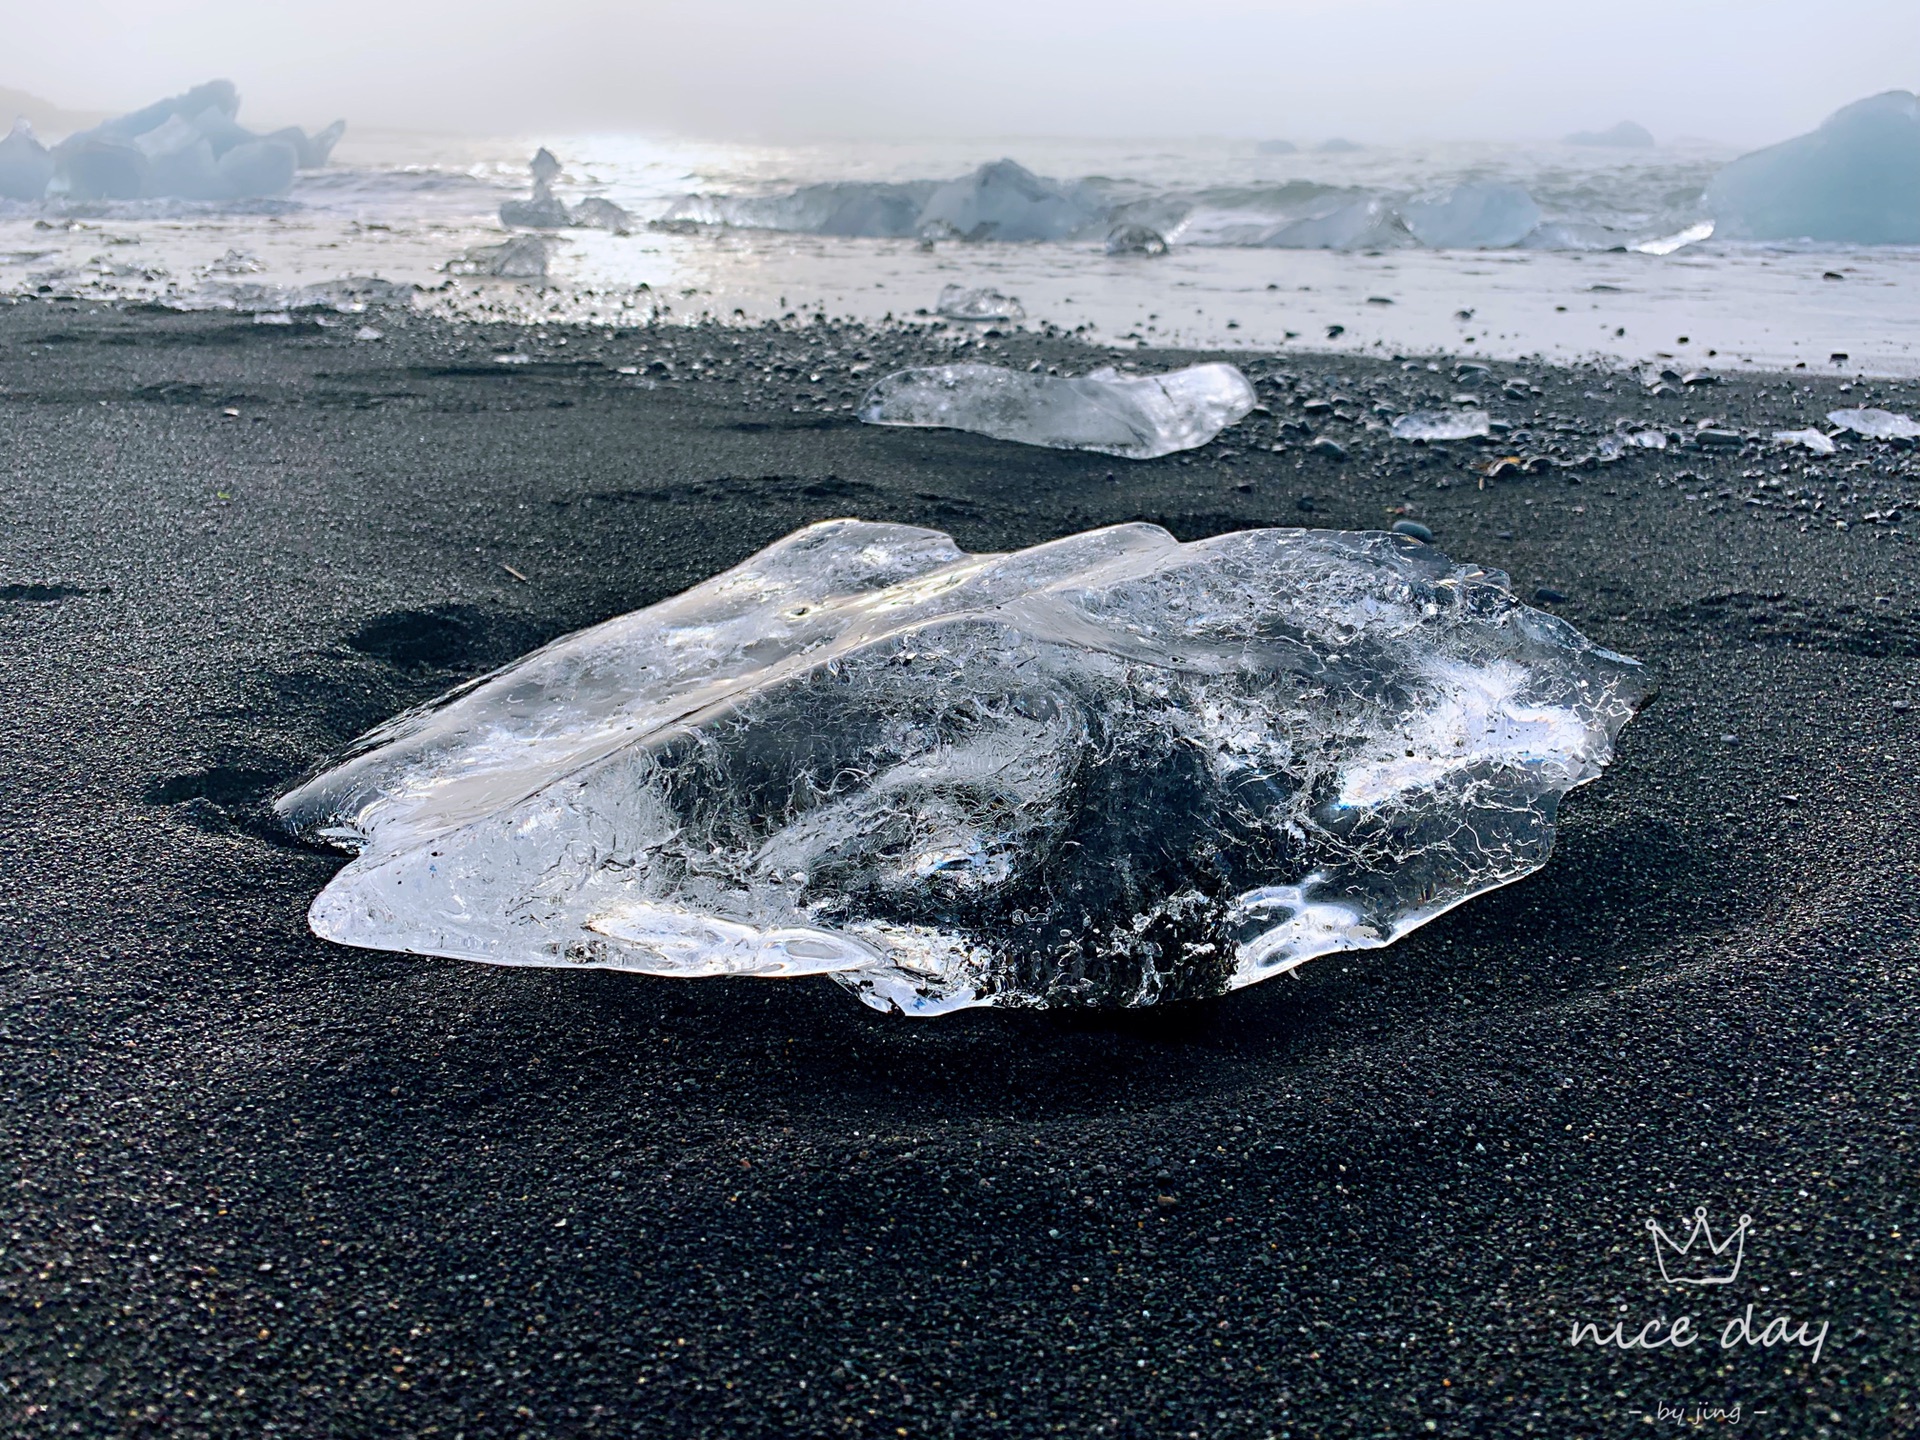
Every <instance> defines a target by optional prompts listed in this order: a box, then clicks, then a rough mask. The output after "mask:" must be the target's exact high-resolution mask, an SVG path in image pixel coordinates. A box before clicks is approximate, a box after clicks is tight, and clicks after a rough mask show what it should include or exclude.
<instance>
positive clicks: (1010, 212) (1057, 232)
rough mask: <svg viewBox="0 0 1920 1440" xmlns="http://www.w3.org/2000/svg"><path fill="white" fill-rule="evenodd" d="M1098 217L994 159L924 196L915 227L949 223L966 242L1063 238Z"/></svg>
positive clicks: (1037, 179)
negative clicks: (923, 202) (924, 200)
mask: <svg viewBox="0 0 1920 1440" xmlns="http://www.w3.org/2000/svg"><path fill="white" fill-rule="evenodd" d="M1100 218H1101V217H1100V214H1099V212H1098V211H1097V210H1095V209H1094V208H1092V207H1091V206H1089V205H1087V204H1085V203H1084V202H1083V201H1081V200H1080V199H1079V198H1078V197H1076V196H1074V195H1071V194H1069V193H1068V192H1067V191H1066V190H1063V189H1062V188H1061V187H1060V186H1058V185H1055V184H1054V183H1053V182H1052V181H1051V180H1042V179H1041V178H1040V177H1039V176H1038V175H1036V174H1034V173H1033V172H1032V171H1031V170H1029V169H1027V168H1026V167H1025V166H1024V165H1021V164H1018V163H1017V162H1015V161H1012V160H996V161H994V162H993V163H992V164H991V165H982V166H981V167H980V168H979V169H978V170H976V171H974V172H973V174H971V175H968V176H965V177H963V178H961V179H959V180H950V181H948V182H947V183H946V184H944V185H941V186H939V187H938V188H936V189H935V190H934V192H933V193H932V194H931V195H929V196H928V197H927V203H926V205H925V206H924V207H923V208H922V209H921V211H920V215H919V219H918V224H917V226H916V228H918V227H919V226H925V225H930V224H947V225H951V226H952V227H953V228H954V230H955V231H957V232H958V233H959V234H960V235H961V236H963V237H964V238H966V239H968V240H1065V239H1066V238H1067V237H1068V236H1070V235H1074V234H1077V233H1078V232H1079V231H1081V230H1084V229H1086V228H1087V227H1088V226H1089V225H1092V224H1095V223H1097V222H1098V221H1099V219H1100Z"/></svg>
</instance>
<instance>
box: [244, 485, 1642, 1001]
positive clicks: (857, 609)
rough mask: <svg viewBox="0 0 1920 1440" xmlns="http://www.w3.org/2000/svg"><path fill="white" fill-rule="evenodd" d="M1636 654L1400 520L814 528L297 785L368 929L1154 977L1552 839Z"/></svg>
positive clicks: (852, 982)
mask: <svg viewBox="0 0 1920 1440" xmlns="http://www.w3.org/2000/svg"><path fill="white" fill-rule="evenodd" d="M1643 690H1644V684H1643V681H1642V679H1641V673H1640V667H1639V666H1638V665H1637V664H1636V663H1635V662H1634V661H1632V660H1629V659H1627V658H1626V657H1624V656H1621V655H1616V654H1613V653H1612V652H1610V651H1607V650H1603V649H1600V648H1598V647H1596V646H1594V645H1592V644H1590V643H1589V642H1588V641H1587V640H1585V639H1584V638H1582V637H1581V636H1580V634H1579V633H1578V632H1576V631H1575V630H1574V629H1573V628H1572V627H1571V626H1569V625H1567V624H1566V623H1565V622H1564V621H1562V620H1560V619H1557V618H1556V617H1554V616H1551V615H1546V614H1542V613H1541V612H1539V611H1537V610H1532V609H1529V608H1528V607H1527V606H1525V605H1523V604H1521V603H1520V602H1519V601H1518V600H1516V599H1515V598H1514V597H1513V595H1512V594H1511V592H1510V591H1509V589H1508V586H1507V581H1506V577H1505V576H1503V575H1500V574H1498V573H1496V572H1492V571H1485V570H1479V569H1475V568H1471V567H1457V566H1455V565H1453V564H1452V562H1450V561H1449V560H1448V559H1447V558H1446V557H1445V556H1444V555H1442V554H1440V553H1439V552H1438V551H1436V550H1434V549H1433V548H1432V547H1430V546H1426V545H1421V544H1418V543H1416V542H1414V541H1411V540H1406V539H1402V538H1401V537H1398V536H1394V535H1385V534H1378V533H1347V532H1338V531H1315V530H1254V531H1245V532H1241V533H1238V534H1231V535H1223V536H1219V537H1217V538H1215V539H1211V540H1204V541H1199V542H1196V543H1193V544H1186V545H1183V544H1181V543H1179V542H1178V541H1176V540H1175V539H1174V538H1173V537H1172V536H1171V535H1169V534H1168V533H1167V532H1166V531H1164V530H1162V529H1160V528H1159V527H1157V526H1153V525H1144V524H1138V525H1123V526H1117V527H1115V528H1112V529H1106V530H1095V531H1090V532H1088V533H1086V534H1081V535H1074V536H1070V537H1068V538H1066V539H1062V540H1056V541H1053V542H1051V543H1049V544H1045V545H1039V546H1035V547H1034V548H1032V549H1029V550H1021V551H1017V552H1014V553H1012V554H1007V555H968V554H965V553H963V552H962V551H960V550H959V549H958V548H957V547H956V546H955V545H954V543H953V541H952V540H951V539H949V538H948V537H947V536H945V535H942V534H940V533H938V532H937V531H932V530H921V529H915V528H911V527H908V526H903V525H880V524H868V523H864V522H861V521H857V520H831V521H827V522H824V523H822V524H818V525H813V526H809V527H808V528H806V529H804V530H800V531H798V532H796V533H795V534H792V535H789V536H788V537H787V538H786V539H784V540H781V541H779V542H777V543H776V544H774V545H772V546H770V547H768V548H767V549H766V550H764V551H762V552H761V553H760V554H758V555H755V556H753V557H752V558H751V559H749V560H747V561H745V562H744V563H742V564H741V565H738V566H736V567H735V568H734V569H732V570H729V571H727V572H726V573H724V574H722V575H719V576H717V577H715V578H714V579H712V580H709V581H707V582H706V583H704V584H702V585H699V586H697V587H695V588H694V589H692V590H690V591H688V592H686V593H685V594H683V595H680V596H677V597H675V598H673V599H671V600H667V601H664V602H662V603H660V604H658V605H654V606H652V607H650V608H648V609H645V610H640V611H636V612H634V613H633V614H630V615H624V616H621V617H619V618H618V619H614V620H609V621H607V622H606V623H604V624H601V625H598V626H595V627H593V628H592V629H589V630H584V631H581V632H579V633H578V634H575V635H571V636H568V637H566V638H565V639H562V640H558V641H556V642H554V643H553V644H551V645H548V646H547V647H545V648H544V649H541V650H538V651H536V652H534V653H533V654H531V655H529V656H527V657H525V658H524V659H522V660H520V661H518V662H517V663H515V664H513V665H511V666H508V667H507V668H506V669H504V670H501V671H498V672H496V673H495V674H493V675H492V676H489V677H487V678H486V679H483V680H481V681H479V682H477V683H475V684H472V685H469V686H466V687H463V688H462V689H459V690H456V691H454V692H452V693H451V694H449V695H447V696H444V697H442V698H441V699H440V700H437V701H435V702H433V703H432V704H429V705H427V706H424V707H422V708H421V709H418V710H415V711H411V712H409V713H407V714H404V715H401V716H399V717H398V718H396V719H394V720H392V721H390V722H388V723H387V724H386V725H384V726H382V727H380V728H379V729H377V730H375V731H373V732H372V733H371V734H369V735H367V736H365V737H364V738H363V739H362V740H361V741H359V742H358V743H357V744H356V745H355V746H354V747H353V748H352V749H351V750H350V751H349V752H348V754H347V756H346V757H345V758H344V759H343V760H342V761H341V762H340V763H339V764H338V765H337V766H335V768H333V769H331V770H328V771H326V772H325V773H324V774H321V775H320V776H318V777H317V778H315V779H313V780H311V781H309V782H308V783H306V784H304V785H302V786H301V787H300V788H298V789H296V790H294V791H293V792H291V793H290V794H288V795H286V796H284V797H283V798H282V799H281V800H280V801H279V802H278V807H277V808H278V810H279V813H280V815H281V817H282V818H283V819H284V821H285V822H286V824H287V825H288V826H289V827H290V828H291V829H292V830H293V831H294V832H295V833H297V834H300V835H302V836H304V837H307V838H309V839H314V840H320V841H325V842H330V843H332V844H335V845H338V846H340V847H342V848H345V849H348V850H351V851H354V852H356V858H354V859H353V860H352V861H351V862H350V863H349V864H348V865H347V866H346V867H345V868H344V869H342V870H341V871H340V872H339V874H338V875H336V876H335V877H334V879H333V881H332V883H330V884H329V885H328V886H327V887H326V889H325V890H323V891H322V892H321V894H320V896H319V898H318V899H316V900H315V901H314V903H313V907H312V910H311V912H310V917H309V918H310V921H311V924H312V926H313V930H314V932H315V933H316V934H317V935H320V936H322V937H323V938H326V939H329V940H333V941H337V942H339V943H341V944H345V945H357V946H365V947H370V948H377V949H386V950H402V951H411V952H414V953H417V954H427V955H442V956H448V957H452V958H457V959H466V960H477V961H487V962H492V963H495V964H503V965H543V966H561V967H580V968H601V969H615V970H629V971H636V972H640V973H643V974H650V975H673V976H703V975H765V976H779V975H798V974H812V973H825V974H831V975H832V976H833V977H834V978H835V979H836V980H838V981H839V982H840V983H841V984H843V985H845V986H846V987H847V988H849V989H851V990H852V991H854V992H855V993H856V994H857V995H858V996H859V997H860V998H861V999H862V1000H864V1001H866V1002H867V1003H868V1004H870V1005H873V1006H875V1007H877V1008H880V1009H889V1008H897V1009H899V1010H902V1011H906V1012H908V1013H913V1014H935V1013H939V1012H942V1011H947V1010H953V1009H957V1008H960V1007H963V1006H970V1005H1062V1006H1065V1005H1101V1006H1142V1005H1151V1004H1154V1003H1157V1002H1161V1001H1167V1000H1172V999H1177V998H1187V997H1194V996H1203V995H1211V994H1217V993H1220V992H1222V991H1226V990H1230V989H1234V988H1237V987H1239V986H1243V985H1249V984H1253V983H1255V982H1256V981H1259V980H1263V979H1266V978H1268V977H1270V976H1273V975H1276V974H1279V973H1281V972H1283V971H1287V970H1291V969H1293V968H1294V967H1296V966H1298V965H1300V964H1301V963H1303V962H1304V961H1307V960H1310V959H1312V958H1313V957H1315V956H1317V955H1324V954H1328V953H1330V952H1333V951H1339V950H1349V949H1369V948H1374V947H1378V946H1382V945H1387V944H1390V943H1391V942H1392V941H1394V940H1396V939H1398V938H1399V937H1400V936H1402V935H1405V934H1406V933H1408V932H1409V931H1411V930H1413V929H1415V928H1417V927H1418V926H1420V925H1423V924H1425V923H1426V922H1427V921H1428V920H1431V919H1433V918H1434V917H1435V916H1437V915H1439V914H1441V913H1442V912H1444V911H1446V910H1448V909H1450V908H1452V907H1453V906H1455V905H1458V904H1460V903H1461V902H1463V901H1465V900H1467V899H1469V898H1471V897H1472V896H1474V895H1477V894H1480V893H1482V892H1483V891H1486V890H1489V889H1492V888H1494V887H1496V886H1499V885H1504V884H1507V883H1508V882H1510V881H1513V880H1516V879H1519V878H1520V877H1521V876H1523V875H1526V874H1528V873H1529V872H1531V871H1533V870H1536V869H1538V868H1539V867H1540V866H1541V865H1543V864H1544V863H1546V860H1547V857H1548V854H1549V852H1550V850H1551V848H1552V843H1553V827H1554V817H1555V811H1556V807H1557V805H1558V803H1559V800H1560V797H1561V796H1562V795H1563V794H1564V793H1565V792H1566V791H1567V790H1568V789H1569V788H1571V787H1573V786H1575V785H1579V784H1582V783H1584V782H1586V781H1588V780H1592V779H1593V778H1595V777H1596V776H1597V775H1598V774H1599V773H1600V770H1601V768H1602V767H1603V766H1604V765H1605V764H1606V763H1607V761H1608V759H1609V758H1610V756H1611V754H1612V749H1613V743H1614V740H1615V737H1616V735H1617V733H1618V731H1619V730H1620V727H1621V726H1622V725H1623V724H1625V722H1626V721H1627V720H1628V719H1629V718H1630V716H1631V715H1632V713H1633V711H1634V709H1635V707H1636V706H1637V704H1638V703H1639V701H1640V699H1641V697H1642V695H1643Z"/></svg>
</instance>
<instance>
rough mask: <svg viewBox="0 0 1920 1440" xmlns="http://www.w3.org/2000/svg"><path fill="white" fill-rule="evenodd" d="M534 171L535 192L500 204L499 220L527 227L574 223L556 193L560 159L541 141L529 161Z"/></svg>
mask: <svg viewBox="0 0 1920 1440" xmlns="http://www.w3.org/2000/svg"><path fill="white" fill-rule="evenodd" d="M527 169H528V170H529V171H530V172H531V173H532V175H533V195H532V198H530V199H527V200H507V201H503V202H502V203H501V206H500V223H501V224H502V225H506V226H509V227H513V228H519V229H524V230H558V229H561V228H562V227H564V226H566V225H567V224H569V223H571V221H572V216H570V215H569V214H568V213H567V207H566V205H565V203H564V202H562V201H561V200H560V199H559V197H557V196H556V195H555V194H554V193H553V182H554V181H555V180H558V179H559V178H560V161H559V160H558V159H557V158H556V157H555V155H554V153H553V152H552V151H551V150H549V149H547V147H546V146H544V145H542V146H541V147H540V148H539V149H538V150H536V151H534V152H533V159H532V160H530V161H528V162H527Z"/></svg>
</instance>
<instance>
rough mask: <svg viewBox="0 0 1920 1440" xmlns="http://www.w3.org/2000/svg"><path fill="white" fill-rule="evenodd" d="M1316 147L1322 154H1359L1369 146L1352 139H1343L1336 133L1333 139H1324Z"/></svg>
mask: <svg viewBox="0 0 1920 1440" xmlns="http://www.w3.org/2000/svg"><path fill="white" fill-rule="evenodd" d="M1314 148H1315V149H1316V150H1318V151H1319V152H1320V153H1321V154H1322V155H1357V154H1359V153H1360V152H1361V151H1362V150H1364V149H1366V148H1367V147H1366V146H1364V145H1359V144H1355V143H1354V142H1353V141H1351V140H1343V139H1341V138H1340V137H1339V136H1338V135H1335V136H1334V137H1332V138H1331V139H1328V140H1322V141H1321V142H1320V143H1319V144H1318V145H1316V146H1315V147H1314Z"/></svg>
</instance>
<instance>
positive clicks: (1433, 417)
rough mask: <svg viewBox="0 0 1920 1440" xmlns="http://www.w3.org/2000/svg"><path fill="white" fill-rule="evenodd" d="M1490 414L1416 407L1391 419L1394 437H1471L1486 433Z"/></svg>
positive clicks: (1491, 422)
mask: <svg viewBox="0 0 1920 1440" xmlns="http://www.w3.org/2000/svg"><path fill="white" fill-rule="evenodd" d="M1492 424H1493V417H1492V416H1490V415H1488V414H1487V412H1486V411H1484V410H1416V411H1414V412H1413V413H1412V414H1411V415H1402V416H1401V417H1400V418H1399V419H1398V420H1396V421H1394V422H1393V438H1394V439H1396V440H1429V441H1439V440H1474V439H1478V438H1479V437H1481V436H1483V435H1486V434H1488V433H1489V432H1490V429H1491V427H1492Z"/></svg>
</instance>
